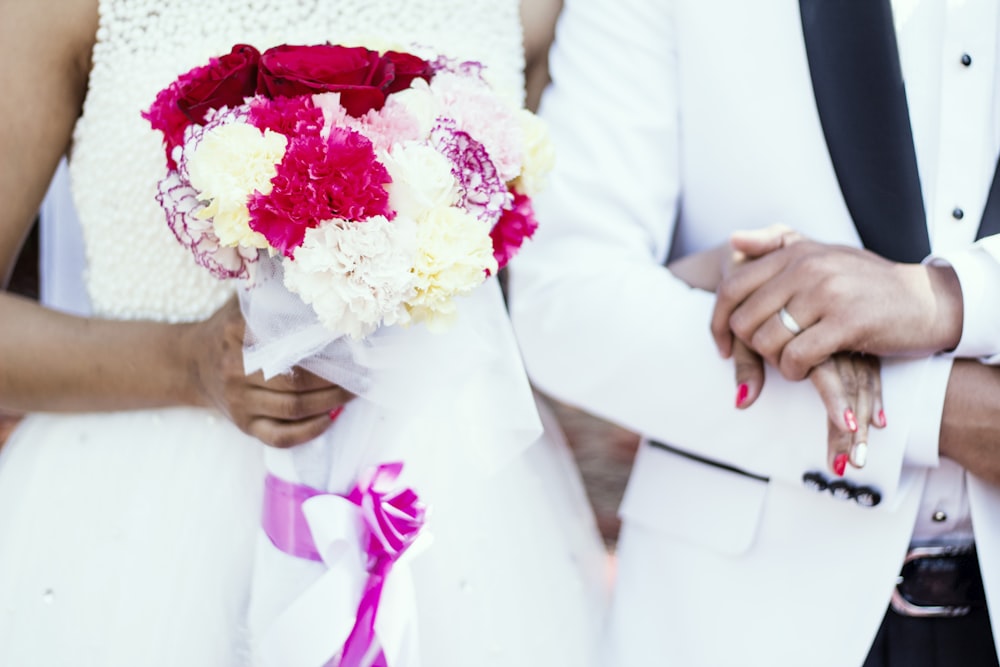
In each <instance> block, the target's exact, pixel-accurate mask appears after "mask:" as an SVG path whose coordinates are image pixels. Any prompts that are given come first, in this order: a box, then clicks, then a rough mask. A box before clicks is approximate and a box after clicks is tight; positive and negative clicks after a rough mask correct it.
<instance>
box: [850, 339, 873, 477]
mask: <svg viewBox="0 0 1000 667" xmlns="http://www.w3.org/2000/svg"><path fill="white" fill-rule="evenodd" d="M846 364H849V370H848V371H846V372H849V373H852V374H853V377H854V384H855V386H856V387H857V393H856V398H855V401H854V411H855V416H856V417H857V424H858V429H857V431H855V433H854V437H853V442H852V443H851V456H850V462H851V465H852V466H854V467H855V468H863V467H864V466H865V463H866V462H867V461H868V427H869V425H873V424H875V425H877V421H876V419H877V415H878V413H879V412H881V405H882V384H881V379H880V371H881V366H880V364H879V360H878V357H873V356H869V355H859V354H851V355H847V361H846ZM842 370H843V367H842Z"/></svg>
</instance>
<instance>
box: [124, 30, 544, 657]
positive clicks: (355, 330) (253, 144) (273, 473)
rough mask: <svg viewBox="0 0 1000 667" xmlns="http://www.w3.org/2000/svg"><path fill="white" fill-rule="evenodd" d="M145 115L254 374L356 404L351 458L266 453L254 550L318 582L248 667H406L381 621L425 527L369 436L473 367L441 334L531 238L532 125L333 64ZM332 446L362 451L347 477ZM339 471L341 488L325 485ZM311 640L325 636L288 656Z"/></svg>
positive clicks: (459, 79)
mask: <svg viewBox="0 0 1000 667" xmlns="http://www.w3.org/2000/svg"><path fill="white" fill-rule="evenodd" d="M143 117H144V118H146V119H147V120H148V121H149V122H150V124H151V125H152V127H153V128H154V129H156V130H159V131H160V132H162V134H163V139H164V146H165V158H166V165H167V174H166V176H165V178H163V180H162V181H161V182H160V183H159V187H158V195H157V199H158V201H159V202H160V204H161V206H162V208H163V210H164V211H165V213H166V220H167V224H168V225H169V227H170V229H171V230H172V231H173V233H174V235H175V236H176V238H177V240H178V241H179V242H180V243H181V244H182V245H183V246H185V247H186V248H188V249H189V250H190V251H191V253H192V255H193V256H194V259H195V260H196V261H197V262H198V264H200V265H202V266H204V267H205V268H206V269H208V270H209V271H211V273H212V274H213V275H215V276H216V277H218V278H220V279H237V280H239V281H240V282H241V283H242V284H243V286H244V287H245V289H243V290H242V291H241V304H242V306H243V311H244V314H245V316H246V319H247V330H248V342H247V349H246V350H245V362H246V365H247V371H248V372H252V371H254V370H257V369H262V370H264V372H265V375H268V376H271V375H275V374H277V373H282V372H286V371H288V370H290V369H291V368H292V367H293V366H296V365H300V366H303V367H306V368H309V369H310V370H313V371H314V372H317V373H318V374H320V375H322V376H324V377H326V378H328V379H329V380H331V381H333V382H337V383H338V384H341V385H342V386H344V387H345V388H346V389H348V390H350V391H352V392H353V393H355V394H356V395H358V396H360V397H361V399H360V400H355V401H354V402H352V403H351V404H350V405H349V406H348V410H347V411H346V413H345V415H344V417H348V416H349V415H351V414H353V415H354V417H353V421H352V419H345V418H344V417H341V419H340V420H338V424H337V429H339V432H340V434H341V435H343V434H344V433H345V431H344V427H342V424H341V421H346V422H350V426H348V427H346V428H349V429H350V431H349V433H350V437H349V438H340V442H334V437H332V436H330V437H326V438H321V439H319V441H317V442H314V443H310V444H309V445H307V446H303V447H300V448H298V449H297V450H293V451H275V452H268V461H267V462H268V468H269V472H270V474H269V476H268V479H267V484H266V491H265V511H264V517H263V523H264V526H263V527H264V529H265V531H266V533H267V536H268V538H269V541H270V543H271V544H272V545H273V547H275V548H277V549H278V550H279V551H280V552H281V553H282V557H286V555H287V557H291V558H295V559H305V560H308V561H313V562H316V563H322V564H323V565H324V566H325V568H326V569H325V571H324V572H323V573H317V575H316V577H315V578H316V584H315V585H314V586H313V587H312V589H311V590H310V591H307V592H306V593H305V594H303V595H302V596H301V598H300V599H297V600H295V601H294V602H292V603H290V604H289V605H287V606H288V609H287V610H282V611H281V612H280V613H277V614H275V615H276V616H277V618H276V620H274V622H273V623H272V625H273V626H274V629H273V631H272V632H270V633H269V634H266V636H265V640H264V644H263V647H262V649H261V654H262V655H263V658H262V661H263V662H264V663H265V664H268V663H269V662H273V663H274V664H282V665H296V664H301V665H316V666H317V667H319V665H327V664H329V665H340V666H342V667H355V666H357V665H391V667H397V665H402V664H407V665H409V664H415V658H413V655H415V653H414V651H413V650H412V642H411V641H410V640H408V639H406V635H407V631H406V627H407V625H408V623H409V622H410V621H412V619H410V618H408V617H407V613H406V612H400V611H393V612H392V613H390V612H389V610H387V609H386V608H385V607H386V605H382V611H383V613H382V614H379V610H380V602H382V601H383V600H382V593H383V590H382V589H383V585H384V584H386V583H387V582H388V581H391V580H390V579H388V577H389V573H390V571H392V572H393V578H394V579H397V580H399V579H402V575H397V574H395V573H396V572H397V571H399V570H400V569H401V568H400V567H399V561H400V559H401V557H402V556H403V554H404V552H407V551H408V550H409V547H410V546H411V545H412V544H413V543H414V542H416V541H418V539H417V538H418V537H419V536H422V535H424V533H425V531H423V530H422V528H423V524H424V520H425V512H426V508H425V507H424V504H423V502H422V501H421V499H420V498H419V497H418V496H417V495H416V494H415V493H414V492H413V491H412V490H411V489H408V488H400V487H399V486H398V484H397V481H398V478H399V476H400V474H401V471H402V464H401V463H398V462H389V463H386V462H385V461H384V460H379V459H380V457H382V456H383V455H384V454H386V453H387V448H386V447H385V446H382V447H381V448H379V447H377V446H375V445H372V446H369V444H370V441H372V440H385V441H388V440H392V439H393V438H391V437H381V438H379V437H376V436H377V435H379V434H382V435H383V436H384V435H385V434H386V433H390V432H393V430H392V429H391V428H390V429H388V430H387V429H386V426H385V424H386V423H391V424H396V426H397V427H396V429H395V433H398V432H400V431H402V430H404V429H405V427H404V426H403V425H402V424H405V422H406V420H405V418H404V417H403V416H401V415H403V413H404V412H405V410H403V409H402V408H403V406H410V407H409V409H410V410H413V409H414V408H413V407H412V406H413V405H415V404H417V403H419V402H420V401H421V400H423V401H425V402H426V401H427V400H432V399H431V398H428V397H433V396H434V395H435V392H434V391H427V390H426V387H423V388H422V387H421V385H419V384H415V383H414V381H413V378H414V377H430V376H433V377H437V378H438V380H437V381H438V383H439V386H441V385H443V384H447V383H449V382H454V381H455V380H456V378H457V376H456V375H454V374H456V373H461V372H462V369H463V368H466V367H467V366H469V365H470V364H474V363H475V360H476V357H477V356H479V355H483V354H487V353H488V350H487V349H486V348H487V345H488V343H487V344H485V345H484V341H485V340H486V337H483V336H478V335H477V334H476V333H475V328H476V327H475V325H474V324H472V325H469V324H465V325H462V324H460V323H459V324H458V325H457V326H456V320H457V318H458V299H460V298H465V299H468V300H470V302H471V301H474V299H470V297H471V295H472V293H473V291H474V290H475V289H476V288H477V287H478V286H480V285H481V284H482V283H484V282H485V281H486V280H487V279H488V278H489V276H491V275H495V274H496V273H497V271H498V270H499V269H500V268H502V267H503V266H504V265H505V264H506V263H507V261H508V260H509V259H510V258H511V257H512V256H513V255H514V254H515V253H516V251H517V249H518V248H519V247H520V246H521V244H522V243H523V241H524V240H525V239H526V238H528V237H530V236H531V235H532V234H533V232H534V231H535V228H536V226H537V224H536V221H535V218H534V214H533V211H532V207H531V199H530V198H531V196H532V195H533V194H534V193H535V192H536V191H537V190H538V189H539V187H540V186H541V184H542V182H543V180H544V176H545V173H546V172H547V170H548V168H549V167H550V166H551V162H552V149H551V147H550V146H549V144H548V142H547V137H546V134H545V131H544V127H543V126H542V125H541V123H540V121H539V120H538V119H537V118H536V117H535V116H534V115H532V114H531V113H529V112H527V111H525V110H523V109H520V108H518V107H517V106H515V105H512V104H510V103H509V102H506V101H504V99H503V98H502V97H500V96H499V95H498V94H497V93H496V92H495V91H494V90H493V88H492V87H491V86H490V84H489V82H488V71H487V69H486V68H485V67H484V66H483V65H481V64H480V63H477V62H467V61H458V60H454V59H451V58H448V57H445V56H442V55H439V54H435V55H434V56H433V57H427V58H425V57H419V56H417V55H414V54H413V53H408V52H403V51H391V50H390V51H385V52H378V51H374V50H371V49H368V48H366V47H360V46H359V47H347V46H338V45H331V44H319V45H310V46H295V45H281V46H277V47H274V48H271V49H268V50H266V51H264V52H263V53H261V52H259V51H258V50H257V49H256V48H254V47H252V46H249V45H245V44H240V45H236V46H234V47H233V48H232V50H231V51H230V53H228V54H226V55H223V56H221V57H219V58H213V59H212V60H210V62H209V63H208V64H206V65H204V66H201V67H196V68H195V69H192V70H191V71H189V72H187V73H186V74H183V75H181V76H180V77H179V78H178V79H177V80H176V81H174V82H173V83H171V84H170V85H169V86H168V87H167V88H165V89H163V90H162V91H161V92H160V93H159V94H158V95H157V97H156V100H155V102H154V103H153V104H152V106H151V107H150V109H149V110H148V111H147V112H145V113H144V114H143ZM470 326H471V327H472V328H471V329H469V327H470ZM463 327H464V329H463ZM452 329H458V330H460V331H466V330H468V331H471V332H472V333H469V334H468V335H464V334H463V335H464V337H463V338H462V339H461V340H463V341H465V340H475V339H477V337H479V338H481V340H479V345H478V347H477V345H476V344H472V345H471V347H470V348H469V351H467V353H466V354H467V360H468V361H469V362H470V363H463V362H462V361H461V360H460V359H459V358H458V357H456V356H455V355H456V354H459V355H460V354H461V351H460V350H457V349H456V348H457V347H461V346H460V345H459V346H456V345H454V336H452V339H451V340H450V342H447V343H440V342H435V340H434V337H435V336H437V335H438V334H440V333H443V332H446V331H451V330H452ZM442 340H448V339H447V338H442ZM442 369H450V370H442ZM448 373H452V374H453V375H452V376H449V375H448ZM449 377H450V379H447V378H449ZM442 378H446V379H443V380H442ZM422 389H423V391H422V393H423V394H424V396H423V398H418V396H417V394H418V393H421V390H422ZM358 403H361V407H359V406H358V405H357V404H358ZM386 415H392V418H391V419H388V418H387V417H386ZM345 440H349V441H351V444H352V446H353V450H352V451H354V452H355V453H356V456H355V457H354V458H353V459H352V460H351V461H350V463H349V464H346V465H345V459H344V454H343V453H342V451H341V450H343V449H344V441H345ZM359 442H360V443H362V444H358V443H359ZM349 449H350V448H349ZM388 449H389V450H391V447H390V448H388ZM373 451H377V452H378V453H377V454H373V453H372V452H373ZM393 453H394V454H395V452H393ZM373 456H374V457H375V459H376V460H371V459H372V457H373ZM338 457H339V458H338ZM362 462H367V463H368V464H370V465H368V466H367V467H365V466H362V465H361V463H362ZM345 469H348V470H350V475H351V478H350V479H346V480H345V479H336V478H337V477H338V475H340V476H342V475H343V471H344V470H345ZM317 470H320V471H322V472H323V474H317V472H316V471H317ZM324 475H325V476H324ZM303 480H309V481H310V483H309V484H304V483H303ZM342 544H349V545H350V548H349V549H348V550H349V551H351V552H352V553H353V557H351V558H346V559H345V558H344V557H343V553H344V552H345V550H344V549H343V548H340V547H338V548H334V547H335V546H337V545H342ZM334 554H336V555H334ZM259 560H263V561H266V560H267V559H266V558H265V559H259ZM272 560H273V559H272ZM348 561H350V562H348ZM290 567H291V566H290ZM345 587H346V588H347V589H349V591H350V592H349V593H348V594H345V593H344V588H345ZM323 591H325V593H324V592H323ZM334 599H336V600H339V601H340V602H338V603H337V604H341V605H342V604H343V600H347V599H349V600H350V601H351V602H350V607H351V608H350V613H349V614H346V615H347V616H349V617H350V618H349V619H348V621H347V622H346V624H345V623H340V624H339V625H338V626H337V627H333V628H331V627H330V625H329V624H328V623H326V622H324V621H323V620H322V619H320V621H319V622H318V623H317V620H316V617H317V615H320V616H323V615H326V616H329V615H330V612H329V609H330V607H329V604H332V602H331V600H334ZM324 605H325V606H324ZM402 606H405V605H402ZM393 609H396V607H394V608H393ZM320 610H324V611H320ZM338 613H339V614H340V615H341V616H344V615H345V612H343V610H341V612H337V613H334V614H333V616H337V614H338ZM411 615H412V614H411ZM387 617H395V618H389V619H388V620H386V619H387ZM390 624H394V625H392V627H390ZM304 626H305V627H307V629H308V627H309V626H315V627H316V631H315V635H316V637H320V635H321V638H318V639H316V640H315V641H312V640H310V639H309V638H303V637H302V632H303V627H304ZM401 628H402V629H401ZM410 634H412V632H411V633H410ZM406 646H410V647H411V648H410V649H406V648H404V647H406ZM407 651H409V653H408V655H409V657H406V655H404V654H406V653H407ZM293 654H294V655H293Z"/></svg>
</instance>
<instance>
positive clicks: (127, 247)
mask: <svg viewBox="0 0 1000 667" xmlns="http://www.w3.org/2000/svg"><path fill="white" fill-rule="evenodd" d="M100 11H101V23H100V31H99V33H98V43H97V45H96V47H95V50H94V67H93V71H92V74H91V79H90V90H89V93H88V96H87V100H86V103H85V110H84V115H83V117H82V118H81V120H80V121H79V123H78V125H77V128H76V132H75V137H74V147H73V158H72V161H71V164H70V173H71V178H72V186H73V192H74V199H75V205H76V209H77V210H78V212H79V217H80V226H81V229H82V232H83V237H84V240H85V247H86V258H87V262H86V271H85V278H86V285H87V292H88V295H89V299H90V302H91V304H90V307H91V308H92V312H93V313H94V314H96V315H98V316H101V317H107V318H116V319H153V320H160V321H170V322H179V321H192V320H197V319H201V318H204V317H207V316H208V315H209V314H211V313H212V312H214V311H215V309H217V308H218V307H219V306H220V305H221V304H222V303H223V302H224V301H225V300H226V299H227V298H229V296H230V295H231V294H232V291H233V286H232V285H227V284H223V283H219V282H217V281H216V280H215V279H214V278H212V277H211V276H210V275H209V274H208V273H206V272H205V271H203V270H202V269H200V268H198V267H196V266H195V265H194V263H193V261H192V260H191V259H190V257H189V256H188V254H187V252H186V251H185V250H184V249H182V248H181V247H180V246H179V245H178V244H177V243H176V241H175V240H174V239H173V237H172V236H171V233H170V232H169V230H168V229H167V226H166V224H165V223H164V218H163V214H162V213H161V211H160V210H159V208H158V206H157V204H156V202H155V200H154V192H155V187H156V181H157V180H158V178H159V177H160V176H161V175H162V173H163V169H164V166H163V154H162V150H161V148H160V145H159V137H158V135H156V134H155V133H154V132H153V131H151V130H149V129H148V126H147V125H146V123H145V121H143V120H142V119H141V118H140V116H139V112H140V110H141V109H144V108H146V107H147V106H148V105H149V103H150V102H151V100H152V99H153V98H154V96H155V94H156V92H157V91H158V90H159V89H160V88H161V87H163V86H164V85H166V84H167V83H169V82H170V81H171V80H172V79H173V78H174V77H176V76H177V75H178V74H179V73H181V72H183V71H186V70H187V69H189V68H191V67H193V66H195V65H198V64H201V63H203V62H204V61H205V60H206V59H207V58H208V57H210V56H212V55H218V54H221V53H225V52H228V50H229V48H230V47H231V46H232V45H233V44H235V43H238V42H245V43H250V44H254V45H256V46H259V47H267V46H270V45H273V44H276V43H282V42H285V43H316V42H321V41H327V40H329V41H331V42H334V43H337V42H354V43H358V42H359V41H369V42H370V40H373V39H377V40H378V43H380V44H398V45H406V44H420V45H424V46H428V47H431V48H433V49H435V50H438V51H441V52H444V53H448V54H451V55H453V56H455V57H459V58H463V59H473V60H479V61H482V62H484V63H486V64H487V65H488V67H489V68H490V71H491V73H492V77H493V79H494V82H495V83H496V84H497V85H498V86H499V87H500V89H502V90H505V91H507V92H508V94H510V95H511V96H514V97H516V96H519V95H520V94H521V92H520V91H521V88H522V74H521V70H522V65H523V56H522V52H521V32H520V27H519V23H518V3H517V0H379V1H373V0H326V1H322V2H321V1H318V0H314V1H312V2H309V1H307V0H302V1H299V2H293V1H292V0H211V1H210V2H204V1H202V0H172V1H170V2H161V1H159V0H145V1H143V0H101V2H100ZM58 270H59V269H58V268H57V271H58ZM54 278H55V279H59V280H65V279H67V276H66V275H65V274H63V275H61V276H60V275H57V276H55V277H54ZM510 363H511V364H512V365H513V364H517V363H519V362H518V361H517V359H516V358H515V357H513V356H512V357H511V359H510ZM463 400H475V399H474V397H473V399H470V398H469V397H468V396H466V397H464V399H463ZM482 400H489V397H488V396H487V395H484V396H483V397H482ZM462 424H463V420H462V419H461V415H456V417H455V421H454V423H453V424H450V423H442V424H441V425H440V427H441V428H442V429H444V430H448V431H449V432H450V433H451V436H450V440H449V439H448V438H442V439H441V442H449V441H452V442H453V441H455V440H456V438H455V437H454V430H455V429H456V428H462V427H463V426H462ZM459 440H460V438H459ZM474 451H475V443H474V442H473V443H470V444H469V447H468V451H464V450H463V451H433V450H430V449H424V450H421V449H419V448H418V449H416V450H415V452H414V456H415V457H423V459H422V460H416V461H413V464H414V465H413V467H414V469H415V470H418V471H419V470H425V471H437V473H438V474H437V476H436V478H434V481H433V482H429V483H428V486H429V487H430V488H425V489H421V490H420V491H421V492H422V495H424V496H425V498H426V500H427V502H428V503H429V504H430V505H431V506H432V509H433V514H432V517H433V524H432V525H433V536H434V541H433V543H432V544H431V545H430V547H429V548H428V549H427V550H426V551H425V552H424V553H422V554H420V555H419V556H418V557H417V558H416V559H414V563H413V567H412V574H413V577H414V585H415V590H416V594H417V601H416V607H417V610H418V615H419V618H418V627H419V637H420V652H421V659H422V660H421V662H422V665H424V666H426V667H450V666H455V667H459V666H462V667H468V666H475V667H488V666H496V667H533V666H538V667H542V666H545V667H558V666H563V665H564V666H566V667H581V666H583V667H585V666H587V665H590V664H593V663H594V660H595V657H594V656H595V651H594V648H593V647H594V642H595V640H596V637H597V634H598V633H597V624H598V623H599V615H600V603H601V597H602V593H601V590H600V589H601V586H602V580H603V570H602V567H603V552H602V549H601V546H600V544H599V541H598V540H597V537H596V533H595V531H594V528H593V522H592V520H591V518H590V514H589V510H588V507H587V504H586V500H585V498H584V496H583V494H582V492H581V489H580V486H579V483H578V479H577V477H576V473H575V470H574V469H573V465H572V461H571V460H570V458H569V456H568V453H567V451H566V449H565V445H564V443H562V442H561V441H558V440H557V439H554V438H552V437H548V438H542V439H541V440H539V441H538V442H536V443H535V444H534V445H533V446H530V447H528V448H527V449H526V450H525V451H524V453H523V454H520V455H518V456H516V457H514V458H513V459H512V460H508V461H506V462H505V463H503V464H502V465H500V466H499V467H496V466H494V467H493V468H492V469H490V471H489V473H486V472H483V470H485V468H483V469H477V470H478V472H476V473H475V474H470V475H469V476H468V477H467V478H464V479H462V478H459V477H457V476H456V477H449V476H446V475H443V474H441V471H445V470H448V469H449V466H451V467H455V466H456V463H455V462H456V461H462V460H463V456H465V457H467V458H468V457H470V456H471V454H469V452H474ZM431 456H436V457H440V458H438V459H437V460H429V457H431ZM263 476H264V467H263V446H262V445H261V444H260V443H258V442H257V441H255V440H253V439H251V438H249V437H248V436H245V435H243V434H242V433H240V432H239V431H238V430H237V429H236V428H235V427H233V426H232V425H231V424H230V423H229V422H228V421H227V420H226V419H224V418H223V417H222V416H220V415H219V414H216V413H214V412H212V411H209V410H198V409H187V408H174V409H165V410H151V411H134V412H123V413H113V414H81V415H43V414H38V415H32V416H29V417H28V418H27V419H25V420H24V422H23V424H22V426H21V427H19V429H18V430H17V431H16V433H15V434H14V436H13V438H12V439H11V441H10V442H9V443H8V444H7V445H6V446H5V447H4V449H3V450H2V452H0V665H2V666H3V667H62V666H70V665H72V666H73V667H90V666H93V667H126V666H127V667H136V666H142V667H167V666H177V667H182V666H183V667H202V666H204V667H225V666H227V665H250V664H253V656H252V655H251V648H250V647H251V640H252V638H251V636H250V635H251V632H250V628H249V623H250V621H249V620H248V617H249V614H250V609H251V608H252V606H253V601H252V600H251V581H252V580H253V576H254V566H255V563H254V556H255V553H257V547H258V539H259V536H260V533H259V531H260V528H259V517H260V507H261V492H262V481H263ZM431 477H433V476H431ZM428 479H430V477H428ZM298 585H300V584H299V582H296V581H290V582H289V586H290V587H295V586H298ZM273 588H274V586H273V582H272V589H273ZM317 667H318V666H317Z"/></svg>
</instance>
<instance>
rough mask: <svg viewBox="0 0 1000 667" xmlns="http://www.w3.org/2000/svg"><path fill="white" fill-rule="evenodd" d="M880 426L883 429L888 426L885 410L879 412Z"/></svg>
mask: <svg viewBox="0 0 1000 667" xmlns="http://www.w3.org/2000/svg"><path fill="white" fill-rule="evenodd" d="M878 425H879V426H881V427H882V428H885V425H886V421H885V410H879V411H878Z"/></svg>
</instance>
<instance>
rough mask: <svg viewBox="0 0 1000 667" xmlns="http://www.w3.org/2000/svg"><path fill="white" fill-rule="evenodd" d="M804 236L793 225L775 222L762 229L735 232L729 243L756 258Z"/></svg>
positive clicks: (751, 257) (737, 250)
mask: <svg viewBox="0 0 1000 667" xmlns="http://www.w3.org/2000/svg"><path fill="white" fill-rule="evenodd" d="M802 238H804V237H803V236H802V235H801V234H799V233H798V232H796V231H794V230H792V228H791V227H788V226H786V225H781V224H775V225H770V226H768V227H764V228H762V229H751V230H740V231H736V232H733V233H732V235H731V236H730V237H729V244H730V246H732V248H733V250H735V251H736V252H738V253H741V254H743V255H745V256H746V258H748V259H755V258H757V257H761V256H763V255H766V254H767V253H769V252H773V251H775V250H777V249H779V248H783V247H785V246H786V245H791V244H792V243H795V242H796V241H798V240H801V239H802Z"/></svg>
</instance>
